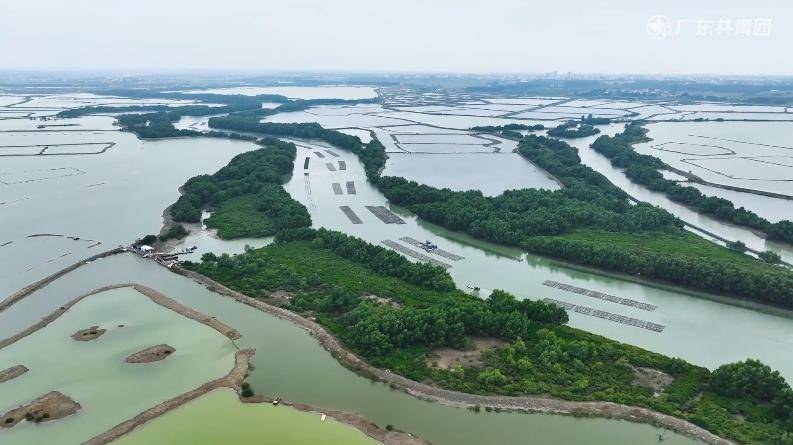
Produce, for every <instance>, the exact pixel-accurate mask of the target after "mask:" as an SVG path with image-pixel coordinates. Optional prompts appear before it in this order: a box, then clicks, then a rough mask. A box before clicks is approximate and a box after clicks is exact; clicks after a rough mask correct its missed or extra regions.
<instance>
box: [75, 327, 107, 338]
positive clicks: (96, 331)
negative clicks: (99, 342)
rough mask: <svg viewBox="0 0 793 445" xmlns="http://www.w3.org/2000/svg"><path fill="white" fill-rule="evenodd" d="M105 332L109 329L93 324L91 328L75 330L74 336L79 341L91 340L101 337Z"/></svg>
mask: <svg viewBox="0 0 793 445" xmlns="http://www.w3.org/2000/svg"><path fill="white" fill-rule="evenodd" d="M105 332H107V329H101V328H99V326H91V327H90V328H87V329H81V330H79V331H77V332H75V333H74V334H72V338H73V339H75V340H77V341H91V340H96V339H97V338H99V337H101V336H102V334H104V333H105Z"/></svg>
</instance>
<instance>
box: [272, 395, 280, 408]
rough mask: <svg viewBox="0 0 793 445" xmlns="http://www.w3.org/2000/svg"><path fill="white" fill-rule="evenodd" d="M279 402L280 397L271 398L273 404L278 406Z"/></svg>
mask: <svg viewBox="0 0 793 445" xmlns="http://www.w3.org/2000/svg"><path fill="white" fill-rule="evenodd" d="M279 403H281V398H280V397H276V398H275V400H273V406H278V404H279Z"/></svg>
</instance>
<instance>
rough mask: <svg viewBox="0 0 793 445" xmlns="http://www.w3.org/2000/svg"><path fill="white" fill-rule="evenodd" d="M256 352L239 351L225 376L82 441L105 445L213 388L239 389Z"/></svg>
mask: <svg viewBox="0 0 793 445" xmlns="http://www.w3.org/2000/svg"><path fill="white" fill-rule="evenodd" d="M255 353H256V350H255V349H252V348H249V349H242V350H239V351H237V352H236V353H235V354H234V367H233V368H231V370H230V371H229V372H228V374H226V375H225V376H223V377H220V378H217V379H215V380H211V381H209V382H207V383H204V384H203V385H201V386H199V387H198V388H195V389H193V390H190V391H188V392H186V393H182V394H180V395H178V396H176V397H173V398H171V399H168V400H166V401H164V402H161V403H159V404H157V405H155V406H153V407H151V408H149V409H147V410H145V411H143V412H141V413H140V414H138V415H137V416H135V417H133V418H131V419H129V420H125V421H124V422H121V423H119V424H118V425H116V426H114V427H113V428H111V429H109V430H107V431H105V432H104V433H101V434H99V435H96V436H94V437H92V438H90V439H88V440H86V441H85V442H83V443H82V445H104V444H107V443H110V442H112V441H114V440H116V439H118V438H119V437H121V436H123V435H125V434H128V433H130V432H131V431H133V430H134V429H135V428H137V427H139V426H141V425H143V424H145V423H146V422H148V421H150V420H152V419H154V418H156V417H159V416H161V415H163V414H165V413H167V412H169V411H171V410H173V409H176V408H178V407H180V406H182V405H184V404H185V403H187V402H189V401H191V400H193V399H196V398H198V397H200V396H202V395H204V394H206V393H208V392H209V391H212V390H213V389H218V388H232V389H234V390H235V391H239V387H240V385H241V384H242V381H243V380H245V377H246V376H247V375H248V371H249V370H250V359H251V358H252V357H253V355H254V354H255Z"/></svg>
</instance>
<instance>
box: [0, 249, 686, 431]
mask: <svg viewBox="0 0 793 445" xmlns="http://www.w3.org/2000/svg"><path fill="white" fill-rule="evenodd" d="M124 282H137V283H140V284H143V285H146V286H149V287H152V288H154V289H155V290H158V291H160V292H162V293H164V294H166V295H168V296H169V297H171V298H173V299H175V300H177V301H179V302H181V303H183V304H186V305H189V306H190V307H193V308H195V309H197V310H199V311H201V312H203V313H205V314H208V315H213V316H216V317H217V318H218V319H220V320H222V321H224V322H226V323H228V324H230V325H232V326H234V327H235V328H237V329H238V330H239V332H240V333H241V334H242V339H241V340H239V341H237V344H238V345H239V346H240V347H254V348H256V351H257V352H256V356H255V357H254V359H253V365H254V367H255V369H254V371H253V372H252V374H251V375H250V377H249V378H248V381H249V382H250V383H251V384H252V385H253V387H254V389H255V390H256V391H257V392H258V393H262V394H269V395H272V396H281V397H284V398H286V399H289V400H296V401H299V402H303V403H307V404H310V405H312V406H315V407H318V408H320V409H322V408H325V409H336V410H342V411H349V412H355V413H358V414H360V415H362V416H364V417H365V418H367V419H368V420H371V421H373V422H375V423H377V424H378V425H387V424H392V425H394V426H395V427H397V428H399V429H402V430H405V431H408V432H411V433H414V434H417V435H419V436H421V437H423V438H425V439H427V440H429V441H430V442H432V443H433V444H436V445H480V444H482V443H497V444H499V445H508V444H523V443H526V442H527V440H528V438H530V440H531V443H532V444H534V445H558V444H587V445H597V444H604V445H605V444H608V445H642V444H646V445H650V444H653V443H657V439H656V434H657V432H658V431H657V429H656V428H654V427H652V426H649V425H643V424H636V423H630V422H625V421H616V420H608V419H584V418H581V419H579V418H573V417H565V416H553V415H540V414H519V413H498V414H496V413H485V412H481V413H474V412H472V411H468V410H465V409H460V408H452V407H448V406H443V405H440V404H436V403H430V402H425V401H422V400H419V399H417V398H415V397H412V396H409V395H407V394H405V393H402V392H399V391H394V390H392V389H390V388H389V387H388V386H387V385H385V384H382V383H375V382H371V381H370V380H367V379H365V378H362V377H360V376H358V375H356V374H354V373H353V372H351V371H349V370H347V369H346V368H344V367H342V366H341V365H340V364H339V363H338V362H337V361H336V360H335V359H334V358H333V357H332V356H331V355H330V354H329V353H328V352H327V351H325V350H324V349H323V348H322V347H321V346H320V345H319V344H318V343H317V341H316V339H314V338H313V337H311V336H310V335H308V334H307V333H306V331H305V330H303V329H301V328H299V327H297V326H295V325H293V324H291V323H290V322H288V321H285V320H282V319H279V318H276V317H273V316H270V315H267V314H265V313H262V312H260V311H257V310H254V309H251V308H250V307H248V306H246V305H243V304H240V303H237V302H236V301H234V300H232V299H230V298H224V297H221V296H219V295H217V294H215V293H213V292H211V291H209V290H208V289H206V288H205V287H203V286H201V285H199V284H197V283H195V282H193V281H191V280H189V279H187V278H184V277H181V276H179V275H176V274H173V273H171V272H169V271H167V270H166V269H165V268H163V267H161V266H158V265H157V264H155V263H154V262H152V261H148V260H143V259H140V258H139V257H137V256H135V255H133V254H122V255H116V256H113V257H110V258H107V259H104V260H101V261H96V262H93V263H91V264H89V265H86V266H83V267H81V268H80V269H78V270H76V271H74V272H72V273H70V274H68V275H67V276H66V277H64V278H61V279H58V280H55V281H54V282H52V283H51V284H49V285H48V286H46V287H44V288H42V289H40V290H39V291H37V292H35V293H33V294H32V295H31V296H29V297H28V298H26V299H24V300H22V301H21V302H19V303H17V304H15V305H14V306H12V307H10V308H9V309H7V310H5V311H3V312H0V337H2V336H5V335H6V331H10V332H12V333H13V332H17V331H19V330H20V329H19V327H20V325H24V323H22V322H20V321H19V320H18V318H20V317H21V318H29V315H27V314H30V313H36V312H41V311H42V309H43V308H45V307H47V308H49V307H57V306H58V305H59V304H63V302H65V301H68V300H69V299H71V298H72V297H70V296H72V295H78V294H80V293H82V292H85V291H87V290H91V289H94V288H96V287H98V286H101V285H105V284H109V283H124ZM86 322H87V320H86ZM67 331H68V332H69V334H71V332H72V331H70V330H68V329H67ZM106 335H107V334H106ZM53 338H58V337H57V336H53ZM69 340H70V341H71V339H69ZM178 351H179V347H178V346H177V352H178ZM169 360H171V359H169ZM169 360H166V361H164V362H161V363H167V362H168V361H169ZM227 363H230V362H227ZM196 366H199V365H196ZM200 366H203V365H200ZM191 372H193V371H191ZM190 376H191V378H192V377H193V374H190ZM172 378H174V379H177V378H179V376H178V375H177V376H172ZM75 379H76V380H77V381H78V383H79V382H83V384H86V385H88V384H90V382H88V381H86V380H85V379H83V378H79V377H77V376H75ZM207 380H209V379H207ZM20 382H21V380H20ZM193 386H197V385H193ZM136 390H138V388H134V389H129V391H136ZM107 401H108V402H107V403H108V405H107V406H108V407H109V406H111V405H112V406H113V408H112V410H111V409H109V408H108V411H112V413H104V412H103V413H96V415H99V416H109V415H112V416H114V417H115V416H118V417H121V414H119V413H117V412H116V411H125V412H126V410H125V409H123V406H118V405H116V404H114V399H113V398H112V397H108V398H107ZM85 417H86V419H85V420H86V421H87V420H88V416H87V415H86V416H85ZM127 417H131V415H129V416H127ZM74 420H77V418H75V419H74ZM200 421H201V420H200V419H196V420H195V422H196V423H200ZM64 424H65V423H64ZM74 424H77V422H74ZM0 434H2V433H0ZM229 437H230V438H233V433H232V434H230V436H229ZM34 443H35V442H34ZM43 443H47V442H43ZM60 443H78V442H60ZM284 443H286V442H284ZM666 443H669V444H693V443H695V441H693V440H689V439H686V438H684V437H681V436H678V435H670V438H669V440H668V441H667V442H666Z"/></svg>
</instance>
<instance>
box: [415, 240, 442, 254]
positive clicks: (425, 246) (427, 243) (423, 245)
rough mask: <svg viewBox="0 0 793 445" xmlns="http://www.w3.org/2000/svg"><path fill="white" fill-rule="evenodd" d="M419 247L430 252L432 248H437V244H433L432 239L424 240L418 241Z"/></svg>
mask: <svg viewBox="0 0 793 445" xmlns="http://www.w3.org/2000/svg"><path fill="white" fill-rule="evenodd" d="M419 247H421V248H422V249H424V250H426V251H427V252H432V251H433V250H438V245H437V244H433V243H432V241H430V240H427V241H424V242H423V243H419Z"/></svg>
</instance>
